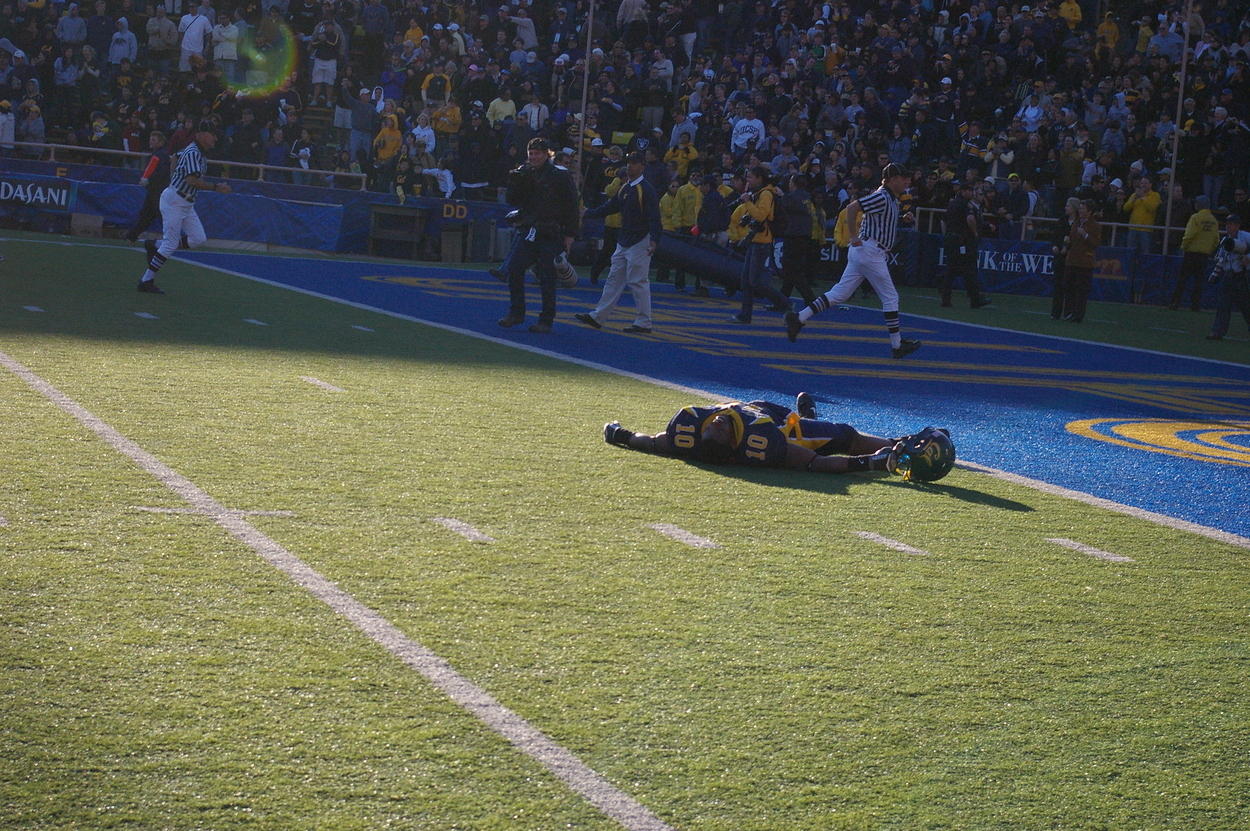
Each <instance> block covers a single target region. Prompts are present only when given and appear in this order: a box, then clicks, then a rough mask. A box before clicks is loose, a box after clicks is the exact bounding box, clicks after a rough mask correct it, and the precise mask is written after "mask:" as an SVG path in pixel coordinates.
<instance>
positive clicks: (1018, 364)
mask: <svg viewBox="0 0 1250 831" xmlns="http://www.w3.org/2000/svg"><path fill="white" fill-rule="evenodd" d="M188 259H191V260H194V261H196V262H199V263H203V264H205V265H210V266H214V267H217V268H221V269H224V270H227V271H232V272H238V273H240V274H243V275H250V276H254V277H258V278H261V279H263V280H267V281H272V282H274V283H279V284H283V285H287V286H292V287H295V288H299V289H304V290H307V291H312V292H316V293H319V294H325V295H329V296H332V297H337V298H341V299H343V300H347V301H351V302H354V303H360V304H365V305H368V306H373V307H376V308H378V309H383V310H386V311H390V312H396V313H399V314H404V315H410V316H413V317H416V318H421V319H424V320H428V321H431V322H436V323H441V324H445V325H449V326H455V327H458V328H461V329H465V330H469V331H476V332H480V333H482V334H485V335H489V336H490V337H492V338H498V339H504V340H509V341H514V342H516V343H521V344H525V345H527V346H532V347H538V348H541V349H545V350H549V351H553V352H557V353H561V354H566V355H569V356H571V357H574V358H577V359H579V360H583V361H593V362H596V363H600V364H605V365H608V366H612V367H615V368H619V369H621V370H624V371H627V372H632V373H637V374H639V375H645V376H648V377H651V378H655V379H657V380H661V381H665V382H668V383H670V384H678V385H682V386H688V387H693V388H697V389H703V390H708V391H711V392H713V393H714V394H716V395H718V396H723V397H724V398H725V399H740V400H750V399H755V398H764V399H769V400H773V401H778V402H782V403H790V402H792V401H793V400H794V394H795V393H796V392H798V391H800V390H808V391H809V392H811V393H812V394H813V395H815V396H816V398H817V400H818V402H819V406H820V411H821V415H822V417H824V418H828V419H833V420H838V421H846V422H849V423H851V424H854V425H855V426H856V427H858V428H859V429H860V430H861V431H864V432H869V433H876V434H879V435H899V434H902V433H909V432H914V431H915V430H918V429H919V428H921V427H924V426H926V425H930V424H932V425H936V426H942V427H948V428H950V431H951V435H952V437H953V438H954V440H955V444H956V445H957V447H958V450H959V456H960V458H961V459H963V460H968V461H973V462H977V463H979V464H982V465H987V466H990V467H994V468H998V469H1001V470H1006V471H1009V472H1012V473H1017V474H1019V475H1021V476H1027V477H1029V478H1031V479H1038V480H1042V481H1044V482H1049V483H1051V484H1054V485H1058V486H1061V487H1065V488H1070V489H1073V490H1078V491H1083V492H1085V493H1090V494H1093V495H1095V496H1099V497H1102V498H1104V499H1110V500H1113V501H1115V502H1120V503H1123V504H1125V505H1130V506H1134V507H1138V508H1142V509H1145V510H1149V511H1154V512H1157V513H1160V514H1165V515H1167V516H1172V517H1176V518H1178V519H1184V520H1188V521H1190V522H1196V523H1199V524H1201V525H1206V526H1209V527H1212V528H1217V529H1220V530H1223V531H1227V532H1230V533H1234V534H1239V535H1242V536H1250V507H1248V506H1247V503H1246V495H1247V493H1248V492H1250V488H1247V484H1248V483H1250V367H1246V366H1239V365H1234V364H1224V363H1219V362H1215V361H1205V360H1200V359H1196V358H1185V357H1178V356H1172V355H1163V354H1157V353H1149V352H1143V351H1137V350H1131V349H1125V348H1121V347H1114V346H1101V345H1096V344H1090V343H1083V342H1077V341H1070V340H1065V339H1061V338H1054V337H1047V336H1041V335H1029V334H1022V333H1018V332H1011V331H1006V330H1001V329H992V328H988V327H979V326H971V325H966V324H960V323H955V322H950V321H942V320H935V319H931V318H920V317H914V316H910V315H908V314H907V309H906V308H904V309H903V327H904V336H906V337H916V338H919V339H921V340H923V341H924V347H923V348H922V349H921V350H920V351H919V352H917V353H916V354H914V355H912V356H910V357H908V358H906V359H904V360H893V359H892V358H891V357H890V350H889V344H888V342H887V340H886V332H885V327H884V324H883V322H882V317H881V313H880V312H879V311H873V310H870V309H862V308H854V307H853V308H851V309H849V310H846V311H836V310H830V311H828V312H826V313H825V314H824V315H821V316H819V317H817V318H816V319H815V320H813V321H812V322H811V323H810V324H809V325H808V326H807V327H806V328H805V329H804V331H803V333H802V335H801V336H800V338H799V340H798V342H797V343H794V344H791V343H789V342H788V341H787V340H786V337H785V331H784V328H783V327H782V325H781V320H780V316H779V315H777V314H774V313H772V312H767V311H764V310H762V309H759V308H757V310H756V313H755V323H754V325H752V326H742V325H740V324H736V323H732V322H730V315H732V314H734V313H735V312H736V311H737V309H738V302H737V301H736V300H735V301H733V302H730V301H727V300H725V299H723V297H722V296H721V292H720V291H719V290H718V289H713V294H714V295H717V296H715V297H713V298H710V299H709V298H690V297H686V296H683V295H677V294H674V293H673V292H672V290H671V288H669V287H667V286H658V287H653V293H652V299H653V305H654V314H653V317H654V321H655V333H654V334H652V335H627V334H624V333H622V332H620V331H619V330H620V329H621V328H623V327H625V326H627V325H629V323H630V322H631V320H632V306H631V304H630V300H629V299H628V294H627V295H626V300H625V304H624V306H623V307H622V308H621V309H618V311H617V313H616V317H614V318H613V319H611V320H607V321H605V328H604V329H603V330H600V331H596V330H592V329H589V328H587V327H585V326H582V325H580V324H578V323H577V322H575V321H573V314H574V313H576V312H579V311H586V310H588V309H590V308H591V307H592V306H593V305H594V303H595V301H596V300H597V299H598V297H599V289H598V287H590V286H586V285H585V279H584V278H583V281H582V283H583V285H582V287H579V288H576V289H570V290H561V292H560V295H559V314H558V316H557V320H556V328H555V331H554V332H553V333H552V334H550V335H532V334H530V333H529V332H527V331H525V328H524V327H518V328H517V329H501V328H499V327H498V325H496V322H495V321H496V320H497V319H498V318H500V317H502V316H503V314H504V313H505V312H506V311H507V292H506V289H505V288H504V287H503V286H502V285H500V284H499V283H498V282H496V281H495V280H494V279H492V278H491V277H490V276H489V275H487V274H486V273H485V272H480V271H474V270H468V269H466V270H456V269H448V268H438V267H432V268H431V267H420V266H413V265H388V264H378V263H353V262H338V261H327V260H311V259H288V258H278V257H267V256H255V255H245V254H221V253H204V252H199V253H195V254H192V255H190V256H189V257H188ZM528 300H529V306H530V314H531V320H532V319H533V318H534V316H535V313H536V308H537V303H538V297H537V287H532V288H531V289H530V291H529V297H528ZM617 415H618V413H616V412H614V411H613V410H612V408H611V405H610V404H606V405H605V407H604V411H603V413H601V417H602V419H603V420H604V421H609V420H611V419H612V418H615V417H616V416H617ZM667 417H668V414H662V415H661V416H658V417H657V423H656V424H654V425H644V424H639V425H630V426H633V427H636V428H637V429H642V430H645V429H649V428H653V429H659V428H660V427H661V426H663V420H664V419H667ZM591 438H595V439H597V438H598V437H597V436H595V437H591Z"/></svg>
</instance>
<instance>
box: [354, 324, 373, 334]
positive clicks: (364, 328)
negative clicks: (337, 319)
mask: <svg viewBox="0 0 1250 831" xmlns="http://www.w3.org/2000/svg"><path fill="white" fill-rule="evenodd" d="M352 328H353V329H359V330H360V331H361V332H372V331H373V330H372V329H370V328H369V327H368V326H360V325H358V324H355V323H353V324H352Z"/></svg>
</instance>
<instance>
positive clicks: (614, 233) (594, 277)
mask: <svg viewBox="0 0 1250 831" xmlns="http://www.w3.org/2000/svg"><path fill="white" fill-rule="evenodd" d="M610 172H613V173H614V174H615V175H614V176H613V178H612V181H611V182H608V185H607V187H605V188H604V189H603V195H604V196H606V197H607V198H608V199H611V198H612V197H613V196H616V192H617V191H618V190H620V189H621V187H622V186H623V185H624V184H625V179H626V177H627V176H628V175H629V174H628V172H627V171H626V169H625V165H621V166H620V167H619V168H617V169H616V170H615V171H610ZM620 233H621V215H620V213H619V212H618V213H612V214H608V215H607V216H605V217H604V218H603V247H602V248H600V249H599V255H598V256H597V257H595V262H594V265H592V266H591V267H590V284H591V285H595V284H597V283H598V282H599V275H600V274H602V273H603V270H604V269H605V268H607V267H608V265H609V264H610V263H611V262H612V254H613V252H615V251H616V242H617V237H618V235H619V234H620Z"/></svg>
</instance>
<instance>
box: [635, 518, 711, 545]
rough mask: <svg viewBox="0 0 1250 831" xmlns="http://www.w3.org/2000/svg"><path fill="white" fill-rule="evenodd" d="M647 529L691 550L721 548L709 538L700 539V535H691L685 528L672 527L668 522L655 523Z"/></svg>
mask: <svg viewBox="0 0 1250 831" xmlns="http://www.w3.org/2000/svg"><path fill="white" fill-rule="evenodd" d="M647 527H648V528H650V529H652V530H653V531H659V532H660V533H661V534H663V535H664V536H666V537H668V538H669V539H670V540H676V541H677V542H679V543H682V544H684V545H688V546H690V547H691V548H720V545H718V544H717V543H716V542H714V541H713V540H709V539H708V538H707V537H700V536H699V535H698V534H692V533H690V532H689V531H687V530H686V529H685V528H678V527H677V526H676V525H670V524H669V523H667V522H653V523H651V524H649V525H648V526H647Z"/></svg>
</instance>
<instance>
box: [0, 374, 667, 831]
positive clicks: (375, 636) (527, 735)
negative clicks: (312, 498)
mask: <svg viewBox="0 0 1250 831" xmlns="http://www.w3.org/2000/svg"><path fill="white" fill-rule="evenodd" d="M0 366H3V367H4V368H5V369H7V370H8V371H9V372H11V373H13V374H14V375H16V376H17V377H18V378H20V379H21V380H22V381H24V382H25V383H26V385H27V386H29V387H30V388H31V389H33V390H34V391H35V392H38V393H39V394H40V395H42V396H43V397H45V398H47V399H48V400H49V401H50V402H52V403H53V404H55V405H56V406H57V407H59V408H60V409H61V410H62V411H64V412H65V413H66V414H68V415H70V416H72V417H73V418H74V419H75V420H77V421H78V422H79V423H80V424H82V425H83V426H84V427H86V428H87V429H88V430H90V431H91V432H93V433H95V434H96V435H97V436H98V437H99V438H100V439H101V440H103V441H104V442H105V443H106V444H107V445H109V446H110V447H112V448H113V449H114V450H116V451H117V452H118V453H120V454H122V455H124V456H127V457H128V458H130V459H131V460H132V461H133V462H134V463H135V464H136V465H138V466H139V468H140V469H142V470H144V471H145V472H147V473H149V474H151V475H152V476H153V477H154V478H156V479H157V480H158V481H159V482H160V483H161V484H163V485H164V486H165V487H167V488H168V489H169V490H171V491H173V492H174V493H175V494H177V495H178V496H179V497H181V498H182V499H184V500H185V501H186V502H187V503H188V504H189V505H191V507H193V508H195V509H196V510H198V511H200V512H202V513H203V514H204V515H206V516H208V517H211V518H212V520H213V521H214V522H216V523H217V525H219V526H220V527H221V528H222V529H223V530H224V531H226V533H228V534H229V535H230V536H232V537H234V538H235V539H237V540H238V541H239V542H242V543H243V544H244V545H246V546H248V547H249V548H251V549H252V550H253V551H255V552H256V553H257V554H258V555H259V556H260V557H261V558H262V559H264V560H265V561H266V562H267V563H269V564H270V565H272V566H273V567H274V568H276V569H278V570H279V571H281V572H282V573H283V574H285V575H287V576H288V577H290V578H291V580H292V581H294V582H295V584H296V585H298V586H300V587H301V588H303V589H305V590H306V591H307V592H309V593H310V594H311V595H313V596H314V597H316V598H317V599H319V600H321V601H322V602H323V603H325V604H326V605H327V606H329V607H330V608H331V609H332V610H334V612H335V613H337V614H339V615H341V616H342V617H344V618H346V619H347V620H348V621H350V622H351V623H352V624H353V625H355V626H356V627H357V628H358V629H359V630H360V631H361V632H363V633H364V634H366V635H367V636H368V637H370V638H371V639H372V640H374V641H375V642H376V643H378V644H380V645H381V646H382V647H383V648H385V649H386V650H388V651H389V652H390V653H391V654H393V655H394V656H395V657H397V658H398V659H399V660H401V661H403V662H404V663H405V664H406V665H408V666H409V667H411V668H412V669H414V670H416V671H417V672H419V673H421V675H422V676H424V677H425V678H426V679H427V680H429V682H430V683H431V684H433V685H434V686H435V687H437V688H438V689H440V690H442V691H443V693H444V694H446V695H447V696H448V697H449V698H450V699H451V700H452V701H454V702H455V703H456V704H457V705H459V706H460V707H462V708H464V709H465V710H467V711H468V712H470V713H472V714H473V715H474V716H476V717H477V718H478V719H480V720H481V721H482V722H483V723H484V724H485V725H486V726H488V727H489V728H490V729H492V730H494V731H495V732H496V733H498V734H499V735H501V736H503V737H504V738H505V739H507V740H508V741H509V742H511V743H512V744H513V745H514V746H515V747H516V748H517V749H518V750H520V751H521V752H522V753H525V754H526V755H527V756H529V757H531V758H533V759H534V760H536V761H538V762H539V763H540V764H542V765H543V766H544V767H546V768H547V770H549V771H550V772H551V773H552V774H554V775H555V776H556V777H557V778H559V779H560V780H561V781H563V782H564V783H565V784H566V785H568V786H569V788H570V789H572V790H573V791H575V792H576V793H578V794H580V795H581V796H582V797H583V798H585V799H586V800H587V801H588V802H590V803H591V804H592V805H594V806H595V807H596V808H598V809H599V810H600V811H602V812H603V813H604V814H605V815H607V816H608V817H611V818H612V819H613V820H615V821H616V822H617V823H619V824H620V825H621V826H622V827H624V828H627V829H630V831H671V826H669V825H668V824H666V823H664V822H663V821H662V820H660V819H659V818H658V817H656V816H655V815H654V814H652V813H651V812H650V811H649V810H648V809H647V808H646V807H645V806H644V805H642V804H641V803H639V802H638V801H637V800H635V799H634V798H633V797H631V796H630V795H629V794H627V793H625V792H624V791H622V790H620V789H619V788H617V787H616V786H615V785H613V784H612V783H611V782H609V781H607V780H606V779H604V778H603V777H602V776H600V775H599V774H598V773H596V772H595V771H593V770H591V769H590V768H589V767H588V766H587V765H586V764H585V763H584V762H582V761H581V760H580V759H578V758H577V757H576V756H574V755H573V754H572V753H571V752H570V751H569V750H567V749H565V748H564V747H562V746H561V745H559V744H557V743H556V742H555V741H553V740H552V739H551V738H550V737H548V736H547V735H546V734H545V733H543V732H542V731H540V730H539V729H538V728H536V727H534V726H533V725H532V724H530V723H529V722H527V721H526V720H525V719H523V718H521V717H520V716H519V715H517V714H516V713H514V712H512V711H511V710H509V709H508V708H507V707H504V706H503V705H502V704H500V703H499V702H498V701H496V700H495V699H494V698H493V697H492V696H491V695H490V693H488V692H487V691H486V690H485V689H483V688H481V687H479V686H478V685H476V684H474V683H473V682H472V681H470V680H469V679H468V678H465V677H464V676H463V675H461V674H460V673H458V672H456V670H455V669H454V668H453V667H452V666H451V664H450V663H448V662H447V661H446V660H445V659H443V658H441V657H439V656H438V655H436V654H434V653H433V652H431V651H430V650H429V649H428V648H427V647H425V646H424V645H423V644H421V643H419V642H418V641H415V640H413V639H411V638H409V637H408V636H407V635H405V634H404V633H403V632H402V631H400V630H399V629H398V628H397V627H396V626H395V625H394V624H392V623H391V622H390V621H388V620H387V619H386V618H384V617H382V615H380V614H378V613H377V612H376V611H374V610H373V609H370V608H369V607H368V606H366V605H364V604H363V603H361V602H360V601H359V600H357V599H356V598H355V597H353V596H352V595H350V594H348V593H347V592H345V591H344V590H343V589H341V588H339V586H338V585H337V584H335V583H334V582H333V581H331V580H329V579H327V578H326V577H324V576H322V575H321V574H320V573H318V572H317V571H315V570H313V569H312V568H311V567H309V566H308V565H307V564H305V563H304V562H303V561H302V560H300V559H299V558H298V557H296V556H295V555H294V554H292V553H291V552H290V551H287V550H286V549H285V548H283V547H282V546H281V545H280V544H278V543H277V542H275V541H274V540H272V539H270V538H269V537H268V536H266V535H265V534H263V533H261V531H259V530H258V529H257V528H256V527H255V526H253V525H252V524H251V523H249V522H248V521H247V520H246V519H245V518H243V517H242V516H241V515H240V514H239V513H238V512H237V511H232V510H230V509H229V508H227V507H225V506H224V505H222V504H221V503H220V502H218V501H217V500H215V499H213V497H211V496H209V495H208V494H207V493H206V492H205V491H203V490H201V489H200V487H199V486H198V485H196V484H195V483H194V482H192V481H191V480H189V479H187V478H186V477H185V476H183V475H182V474H181V473H179V472H178V471H176V470H174V469H173V468H171V467H170V466H169V465H167V464H165V463H164V462H162V461H161V460H160V459H158V458H156V457H155V456H153V455H152V454H151V453H149V452H148V451H146V450H144V449H143V448H142V447H140V446H139V445H138V444H136V443H135V442H133V441H131V440H130V439H128V438H126V437H125V436H123V435H122V434H121V433H119V432H117V430H115V429H114V428H113V427H111V426H109V425H108V424H106V423H105V422H103V421H101V420H100V419H99V418H97V417H96V416H95V415H93V414H92V413H91V412H89V411H88V410H87V409H85V408H84V407H83V406H82V405H80V404H78V403H77V402H76V401H74V400H73V399H71V398H69V397H68V396H67V395H65V394H64V393H62V392H61V391H60V390H58V389H57V388H56V387H54V386H52V385H51V384H50V383H48V382H47V381H45V380H44V379H42V378H40V377H39V376H38V375H36V374H35V373H34V372H32V371H31V370H29V369H27V368H26V367H25V366H23V365H22V364H21V363H19V362H17V361H15V360H14V359H13V358H11V357H9V355H7V354H5V353H4V352H0Z"/></svg>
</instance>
